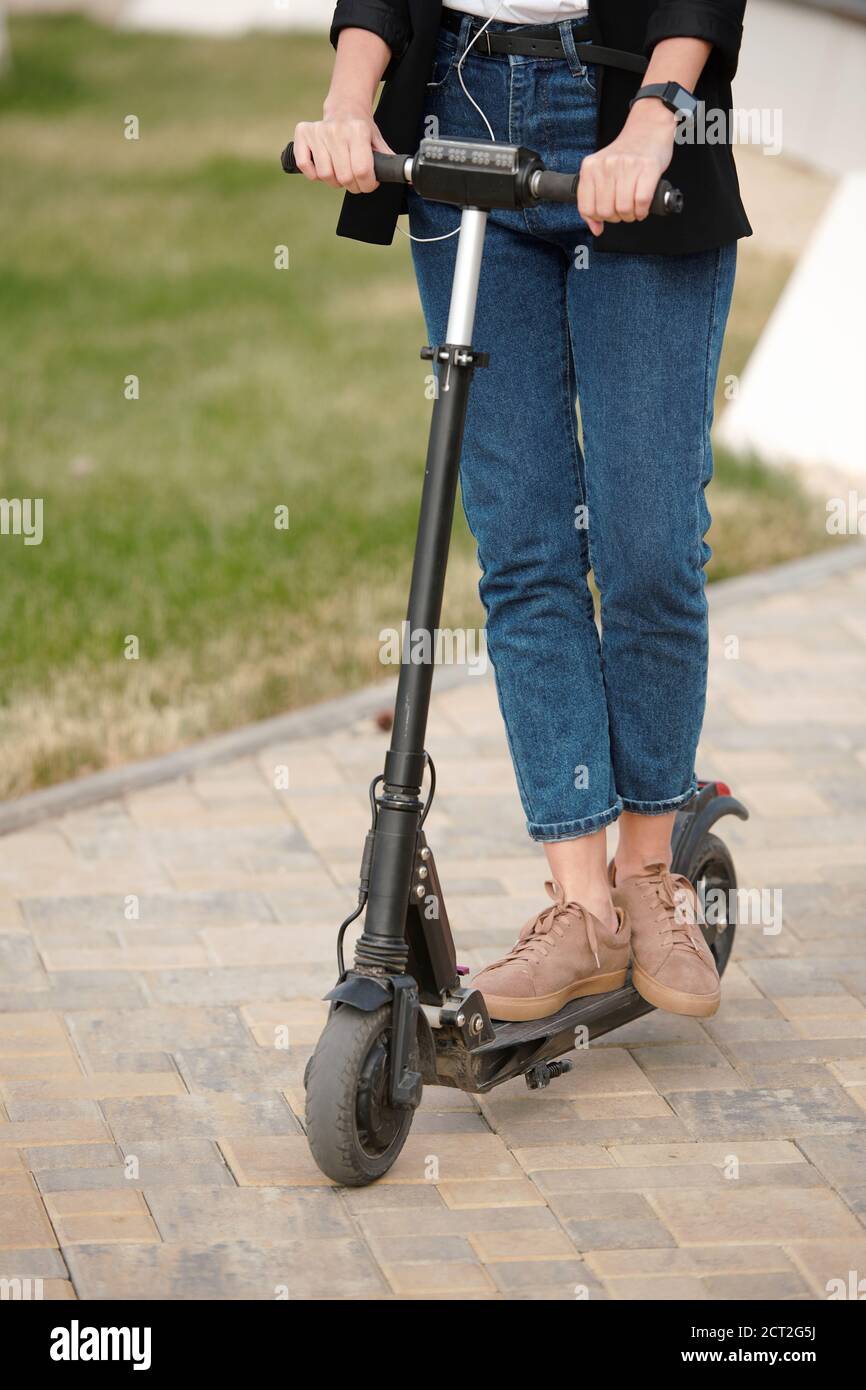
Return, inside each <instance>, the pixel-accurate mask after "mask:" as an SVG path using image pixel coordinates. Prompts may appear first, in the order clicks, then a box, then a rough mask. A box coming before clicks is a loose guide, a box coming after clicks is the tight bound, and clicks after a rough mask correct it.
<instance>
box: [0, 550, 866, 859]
mask: <svg viewBox="0 0 866 1390" xmlns="http://www.w3.org/2000/svg"><path fill="white" fill-rule="evenodd" d="M861 565H862V566H866V545H864V544H860V543H856V542H855V543H853V544H852V543H848V544H846V545H841V546H839V547H838V548H833V549H831V550H826V551H820V552H819V553H818V554H817V555H808V556H807V557H806V558H805V559H803V560H792V561H791V562H790V563H788V564H785V565H778V566H777V567H776V568H775V569H772V570H761V571H758V572H757V573H755V574H747V575H738V576H737V577H736V578H734V579H723V580H721V581H720V582H719V583H718V584H713V585H711V586H710V587H709V589H708V594H709V597H710V607H711V611H712V612H713V613H715V612H717V611H718V610H719V609H720V608H727V607H729V606H733V605H734V604H736V603H742V602H744V601H748V600H750V599H751V600H758V599H761V598H766V597H768V596H770V595H772V594H780V593H788V592H789V591H790V590H791V589H802V588H811V587H813V586H814V585H816V584H820V583H822V582H823V581H824V580H826V579H829V578H832V577H833V576H835V575H838V574H843V573H846V572H847V571H849V570H852V569H857V568H859V567H860V566H861ZM478 679H479V677H478V676H471V675H470V673H469V671H468V670H467V669H466V668H465V667H458V666H443V667H439V668H437V671H436V676H435V682H434V694H436V693H438V692H439V691H442V690H450V689H453V688H455V687H457V686H460V685H463V684H464V683H466V682H467V681H470V680H478ZM395 690H396V680H394V679H392V680H388V681H382V682H378V683H377V684H375V685H368V686H365V687H364V688H363V689H361V690H356V691H353V692H352V693H351V694H349V695H340V696H338V697H337V698H336V699H333V700H323V701H322V702H321V703H320V704H318V705H312V706H310V707H309V708H308V709H301V710H295V711H293V712H291V713H289V714H279V715H276V716H275V717H274V718H273V719H265V720H262V721H261V722H259V723H256V724H247V725H245V726H244V727H243V728H241V729H234V730H232V731H231V733H227V734H218V735H216V736H215V737H214V738H208V739H203V740H202V741H201V742H199V743H193V744H191V745H190V746H189V747H188V748H179V749H177V750H176V751H175V752H172V753H166V754H164V755H163V756H161V757H158V758H149V759H147V761H145V762H136V763H127V764H125V765H124V766H123V767H118V768H109V769H107V770H106V771H105V772H97V773H94V774H93V775H92V776H90V777H81V778H79V779H77V780H76V781H72V782H60V783H59V784H58V785H57V786H56V787H48V788H46V790H45V791H38V792H28V793H27V795H26V796H22V797H19V798H18V800H16V801H6V802H2V803H0V835H9V834H12V833H13V832H14V831H16V830H23V829H24V828H25V827H26V826H29V825H34V824H35V823H37V822H38V821H41V820H47V819H49V818H50V817H53V816H62V815H65V814H66V813H67V812H70V811H78V810H81V809H82V808H83V807H85V806H92V805H94V804H95V803H97V802H100V801H111V800H114V799H115V798H117V797H121V796H125V795H126V794H127V793H128V792H133V791H141V790H142V789H143V788H145V787H153V786H157V785H158V784H159V783H160V782H171V781H174V780H175V779H176V778H179V777H185V776H188V775H189V774H190V773H191V772H195V771H197V770H198V769H199V768H203V767H208V766H210V765H211V764H213V763H220V762H228V761H229V760H230V759H232V758H242V757H245V756H247V755H249V754H251V753H257V752H259V751H260V750H261V749H262V748H267V747H268V745H269V744H273V743H282V742H294V741H297V740H299V739H306V738H313V737H315V736H316V735H319V734H324V733H329V732H333V730H334V729H339V728H345V727H347V726H348V725H350V724H354V723H355V722H356V721H357V720H359V719H366V718H369V717H370V716H371V715H372V714H375V713H376V712H377V710H379V709H381V708H383V707H385V708H387V707H388V706H389V705H391V704H392V703H393V700H394V694H395Z"/></svg>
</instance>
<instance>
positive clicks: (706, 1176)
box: [532, 1163, 725, 1211]
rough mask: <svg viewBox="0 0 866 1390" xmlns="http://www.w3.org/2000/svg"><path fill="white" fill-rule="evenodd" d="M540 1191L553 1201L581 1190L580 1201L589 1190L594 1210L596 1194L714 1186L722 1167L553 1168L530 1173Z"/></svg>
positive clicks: (702, 1165) (595, 1208) (720, 1174)
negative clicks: (560, 1194)
mask: <svg viewBox="0 0 866 1390" xmlns="http://www.w3.org/2000/svg"><path fill="white" fill-rule="evenodd" d="M532 1179H533V1182H534V1183H535V1184H536V1186H537V1187H538V1189H539V1191H541V1192H542V1193H544V1195H545V1196H546V1197H547V1198H548V1199H549V1200H550V1201H551V1203H553V1198H554V1196H555V1195H556V1194H558V1193H567V1192H572V1193H580V1194H581V1197H580V1200H581V1202H584V1203H585V1202H586V1201H587V1194H589V1193H592V1194H593V1195H592V1199H591V1200H592V1205H593V1211H595V1210H597V1209H598V1194H599V1193H603V1192H605V1193H614V1192H615V1193H628V1192H650V1191H656V1190H658V1191H663V1190H665V1189H674V1190H678V1189H683V1188H705V1187H716V1186H718V1185H719V1184H720V1183H723V1182H724V1181H725V1179H724V1178H723V1176H722V1173H721V1170H720V1169H718V1168H714V1167H713V1166H712V1165H711V1164H709V1163H705V1164H695V1165H694V1167H688V1166H686V1165H685V1164H682V1165H679V1166H677V1167H651V1168H576V1169H552V1170H551V1171H549V1172H537V1173H533V1175H532Z"/></svg>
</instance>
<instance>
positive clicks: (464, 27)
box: [457, 14, 475, 62]
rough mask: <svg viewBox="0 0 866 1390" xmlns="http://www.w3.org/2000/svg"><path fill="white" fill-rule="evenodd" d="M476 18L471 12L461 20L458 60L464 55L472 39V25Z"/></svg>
mask: <svg viewBox="0 0 866 1390" xmlns="http://www.w3.org/2000/svg"><path fill="white" fill-rule="evenodd" d="M474 23H475V20H474V18H473V16H472V15H471V14H465V15H464V16H463V18H462V19H461V21H460V33H459V34H458V36H457V49H458V52H457V61H458V62H459V61H460V59H461V58H462V57H463V54H464V53H465V52H466V50H467V48H468V47H469V44H470V41H471V39H472V25H473V24H474Z"/></svg>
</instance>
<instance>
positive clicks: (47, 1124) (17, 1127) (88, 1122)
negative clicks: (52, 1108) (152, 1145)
mask: <svg viewBox="0 0 866 1390" xmlns="http://www.w3.org/2000/svg"><path fill="white" fill-rule="evenodd" d="M103 1142H108V1143H111V1133H110V1131H109V1129H108V1126H107V1125H106V1123H105V1121H104V1120H103V1119H102V1117H101V1116H97V1117H94V1116H92V1115H83V1116H82V1115H79V1116H77V1117H76V1118H75V1119H61V1120H22V1121H20V1122H19V1123H15V1124H0V1148H2V1147H3V1146H4V1145H7V1144H8V1145H11V1146H12V1147H14V1148H18V1149H28V1148H30V1147H37V1146H38V1147H46V1146H48V1145H55V1144H57V1145H66V1144H87V1145H89V1144H99V1143H103Z"/></svg>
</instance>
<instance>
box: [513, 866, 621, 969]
mask: <svg viewBox="0 0 866 1390" xmlns="http://www.w3.org/2000/svg"><path fill="white" fill-rule="evenodd" d="M545 888H546V889H547V891H548V893H549V894H550V896H551V897H553V898H554V901H553V903H552V904H551V906H550V907H548V908H545V910H544V911H543V912H539V913H538V915H537V916H536V917H532V918H530V920H529V921H528V922H527V923H526V925H525V926H524V927H523V928H522V930H521V932H520V936H519V937H518V939H517V944H516V945H515V946H514V947H513V948H512V950H510V951H509V953H508V955H507V956H505V957H504V959H503V962H502V963H503V965H504V964H505V961H508V960H522V959H526V960H540V959H543V958H544V957H545V956H547V955H549V954H550V952H551V951H552V950H553V948H554V945H555V942H554V941H553V940H551V938H552V937H555V938H556V939H557V940H561V938H562V937H563V936H564V934H565V933H564V927H565V926H572V927H573V926H576V925H577V924H578V923H579V922H582V923H583V927H584V930H585V932H586V939H587V942H588V944H589V949H590V950H591V951H592V954H593V956H594V957H595V963H596V965H597V966H598V968H599V970H600V969H601V961H600V960H599V957H598V938H597V937H596V933H595V927H594V925H593V921H592V917H591V915H590V913H588V912H587V910H586V908H584V907H581V906H580V903H567V902H565V901H564V899H563V895H562V890H561V889H560V888H559V887H558V885H556V884H553V883H546V884H545ZM554 894H555V895H556V896H554Z"/></svg>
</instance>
